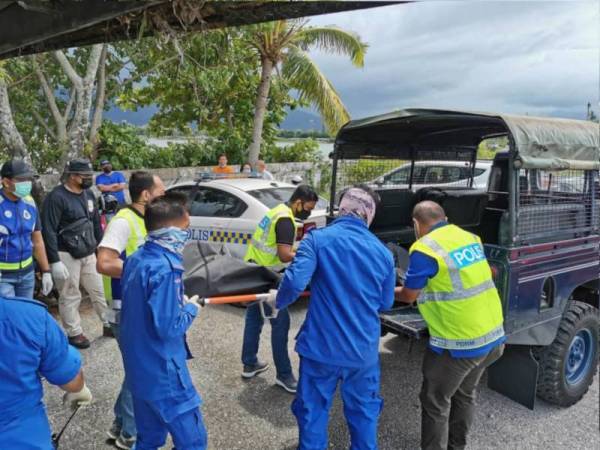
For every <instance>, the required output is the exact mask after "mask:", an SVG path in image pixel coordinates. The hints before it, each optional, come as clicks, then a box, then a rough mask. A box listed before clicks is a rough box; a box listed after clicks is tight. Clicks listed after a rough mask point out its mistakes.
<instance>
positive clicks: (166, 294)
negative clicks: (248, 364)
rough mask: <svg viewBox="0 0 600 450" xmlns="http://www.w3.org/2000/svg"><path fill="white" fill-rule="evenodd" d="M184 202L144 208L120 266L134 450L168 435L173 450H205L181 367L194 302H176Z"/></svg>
mask: <svg viewBox="0 0 600 450" xmlns="http://www.w3.org/2000/svg"><path fill="white" fill-rule="evenodd" d="M186 200H187V198H186V196H185V195H183V194H175V193H167V194H166V195H165V196H164V197H160V198H158V199H155V200H153V201H152V202H151V203H150V204H149V205H147V206H146V210H145V214H144V223H145V225H146V230H147V231H148V236H147V240H146V243H145V244H144V245H143V246H142V247H140V249H139V250H138V251H136V252H135V253H133V255H131V256H130V257H128V258H127V259H126V260H125V265H124V268H123V275H122V277H121V280H122V281H121V289H122V300H123V304H122V310H121V336H120V345H121V353H122V355H123V365H124V366H125V373H126V379H127V381H128V384H129V389H130V390H131V393H132V395H133V408H134V415H135V424H136V427H137V431H138V434H137V442H136V447H135V448H136V449H138V450H145V449H158V448H159V447H162V446H163V445H164V444H165V441H166V438H167V433H170V434H171V437H172V438H173V442H174V444H175V447H176V448H177V449H178V450H192V449H193V450H203V449H205V448H206V441H207V436H206V430H205V428H204V423H203V421H202V414H201V413H200V408H199V406H200V404H201V399H200V396H199V395H198V392H196V389H195V388H194V385H193V384H192V379H191V377H190V373H189V370H188V367H187V363H186V360H187V359H190V358H191V357H192V355H191V353H190V350H189V347H188V345H187V342H186V338H185V333H186V331H187V330H188V328H189V327H190V326H191V325H192V322H193V321H194V319H195V317H196V315H197V314H198V308H199V306H198V303H197V300H198V297H197V296H194V297H192V298H191V299H188V298H187V297H185V296H184V295H183V282H182V276H183V266H182V263H183V248H184V246H185V243H186V240H187V236H188V231H187V228H188V227H189V223H190V219H189V215H188V212H187V209H186V206H185V203H186Z"/></svg>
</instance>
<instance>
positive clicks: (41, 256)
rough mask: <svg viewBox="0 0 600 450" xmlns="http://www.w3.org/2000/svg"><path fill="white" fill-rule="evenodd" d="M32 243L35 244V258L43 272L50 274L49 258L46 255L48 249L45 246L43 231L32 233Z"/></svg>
mask: <svg viewBox="0 0 600 450" xmlns="http://www.w3.org/2000/svg"><path fill="white" fill-rule="evenodd" d="M31 242H33V256H34V257H35V260H36V261H37V263H38V264H39V266H40V270H41V271H42V272H49V271H50V265H49V264H48V256H47V255H46V247H45V246H44V238H43V237H42V232H41V231H34V232H33V233H31Z"/></svg>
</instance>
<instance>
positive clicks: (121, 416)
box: [110, 323, 137, 438]
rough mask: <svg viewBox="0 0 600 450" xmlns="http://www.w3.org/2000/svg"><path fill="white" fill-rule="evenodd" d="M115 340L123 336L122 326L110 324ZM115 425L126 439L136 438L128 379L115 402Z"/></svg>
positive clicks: (122, 385)
mask: <svg viewBox="0 0 600 450" xmlns="http://www.w3.org/2000/svg"><path fill="white" fill-rule="evenodd" d="M110 326H111V328H112V331H113V334H114V335H115V339H116V340H117V342H119V339H120V336H121V326H120V325H119V324H117V323H111V324H110ZM114 411H115V423H116V424H117V425H118V426H119V428H120V429H121V434H122V435H124V437H126V438H131V437H135V436H136V434H137V429H136V427H135V417H134V415H133V397H132V395H131V391H130V390H129V388H128V387H127V383H126V379H123V383H122V384H121V391H120V392H119V396H118V397H117V401H116V402H115V407H114Z"/></svg>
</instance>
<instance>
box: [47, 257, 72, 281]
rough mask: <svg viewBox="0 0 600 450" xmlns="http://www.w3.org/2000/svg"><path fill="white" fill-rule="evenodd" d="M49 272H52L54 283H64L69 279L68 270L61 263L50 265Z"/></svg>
mask: <svg viewBox="0 0 600 450" xmlns="http://www.w3.org/2000/svg"><path fill="white" fill-rule="evenodd" d="M50 270H51V271H52V278H54V281H65V280H66V279H68V278H69V269H67V266H65V265H64V263H63V262H62V261H58V262H55V263H52V264H50Z"/></svg>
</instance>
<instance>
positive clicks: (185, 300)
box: [183, 295, 200, 308]
mask: <svg viewBox="0 0 600 450" xmlns="http://www.w3.org/2000/svg"><path fill="white" fill-rule="evenodd" d="M198 300H200V297H199V296H198V295H194V296H192V297H188V296H187V295H184V296H183V304H184V305H187V304H190V303H191V304H192V305H196V306H197V307H198V308H200V303H198Z"/></svg>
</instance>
